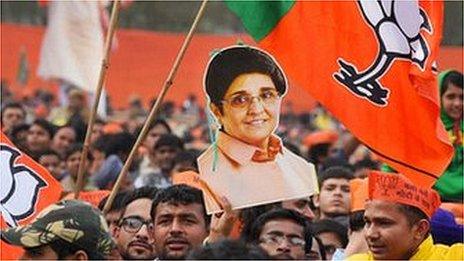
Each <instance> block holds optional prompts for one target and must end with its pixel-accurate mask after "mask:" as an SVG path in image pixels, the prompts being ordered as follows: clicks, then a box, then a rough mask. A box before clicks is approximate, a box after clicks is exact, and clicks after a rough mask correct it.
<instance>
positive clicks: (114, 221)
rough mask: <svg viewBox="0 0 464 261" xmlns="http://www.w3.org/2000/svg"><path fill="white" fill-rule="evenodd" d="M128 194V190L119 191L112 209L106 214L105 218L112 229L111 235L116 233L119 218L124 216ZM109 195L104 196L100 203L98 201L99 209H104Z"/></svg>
mask: <svg viewBox="0 0 464 261" xmlns="http://www.w3.org/2000/svg"><path fill="white" fill-rule="evenodd" d="M127 195H128V192H127V191H123V192H118V193H117V194H116V196H115V197H114V199H113V204H111V207H110V209H109V210H108V212H107V213H106V214H105V220H106V223H107V224H108V228H109V230H110V233H111V235H114V231H115V229H116V227H117V226H118V225H119V219H120V218H121V216H122V214H123V213H122V212H123V211H124V207H125V205H124V203H125V201H126V197H127ZM108 197H109V195H108V196H107V197H105V198H103V199H102V200H101V201H100V203H98V209H100V210H101V211H103V208H104V207H105V204H106V201H107V200H108Z"/></svg>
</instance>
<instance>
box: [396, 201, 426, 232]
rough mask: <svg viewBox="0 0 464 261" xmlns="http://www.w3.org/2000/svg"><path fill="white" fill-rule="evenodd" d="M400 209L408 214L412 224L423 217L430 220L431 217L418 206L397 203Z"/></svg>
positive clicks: (409, 221) (407, 217) (407, 216)
mask: <svg viewBox="0 0 464 261" xmlns="http://www.w3.org/2000/svg"><path fill="white" fill-rule="evenodd" d="M396 205H397V206H398V210H399V211H400V212H401V213H403V214H404V215H405V216H406V219H407V220H408V223H409V225H410V226H412V225H414V224H416V223H417V222H419V221H420V220H421V219H426V220H430V218H429V217H428V216H427V214H425V213H424V212H423V211H422V210H420V209H419V208H417V207H414V206H410V205H406V204H401V203H397V204H396Z"/></svg>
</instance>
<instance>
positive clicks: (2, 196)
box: [0, 132, 62, 260]
mask: <svg viewBox="0 0 464 261" xmlns="http://www.w3.org/2000/svg"><path fill="white" fill-rule="evenodd" d="M0 176H1V179H0V180H1V185H0V203H1V205H0V210H1V216H0V226H1V228H2V229H3V228H5V227H7V226H8V227H16V226H21V225H25V224H27V223H29V222H30V221H31V220H32V219H33V218H34V217H35V216H36V215H37V214H38V213H39V212H40V211H41V210H42V209H43V208H45V207H47V206H48V205H50V204H52V203H54V202H56V201H58V200H59V198H60V196H61V192H62V188H61V185H60V183H59V182H58V181H57V180H56V179H55V178H53V176H52V175H50V173H48V171H47V170H46V169H45V168H44V167H42V166H41V165H40V164H38V163H37V162H35V161H34V160H33V159H32V158H30V157H29V156H27V155H26V154H24V153H22V152H21V151H19V150H18V148H16V146H15V145H14V144H13V143H12V142H11V141H10V140H8V138H7V137H6V135H4V134H3V132H0ZM20 254H21V248H17V247H12V246H10V245H8V244H6V243H5V242H3V241H2V242H1V251H0V260H5V259H17V258H18V257H19V255H20Z"/></svg>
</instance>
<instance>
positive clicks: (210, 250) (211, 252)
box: [187, 240, 270, 260]
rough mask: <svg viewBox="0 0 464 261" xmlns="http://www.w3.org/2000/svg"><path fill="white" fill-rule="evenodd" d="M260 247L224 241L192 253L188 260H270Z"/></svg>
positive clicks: (237, 241) (240, 242)
mask: <svg viewBox="0 0 464 261" xmlns="http://www.w3.org/2000/svg"><path fill="white" fill-rule="evenodd" d="M269 259H270V257H269V256H268V254H267V253H266V252H265V251H264V250H263V249H261V248H260V247H258V246H255V245H249V244H246V243H245V242H243V241H240V240H222V241H219V242H216V243H212V244H207V245H205V246H203V247H201V248H198V249H196V250H194V251H192V252H191V253H190V254H189V255H188V257H187V260H269Z"/></svg>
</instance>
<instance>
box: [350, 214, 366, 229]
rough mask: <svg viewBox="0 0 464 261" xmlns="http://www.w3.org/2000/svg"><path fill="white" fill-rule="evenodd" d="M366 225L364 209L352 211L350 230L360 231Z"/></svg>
mask: <svg viewBox="0 0 464 261" xmlns="http://www.w3.org/2000/svg"><path fill="white" fill-rule="evenodd" d="M364 225H366V221H365V220H364V210H357V211H354V212H351V213H350V230H351V231H360V230H362V229H363V228H364Z"/></svg>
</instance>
